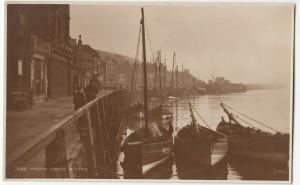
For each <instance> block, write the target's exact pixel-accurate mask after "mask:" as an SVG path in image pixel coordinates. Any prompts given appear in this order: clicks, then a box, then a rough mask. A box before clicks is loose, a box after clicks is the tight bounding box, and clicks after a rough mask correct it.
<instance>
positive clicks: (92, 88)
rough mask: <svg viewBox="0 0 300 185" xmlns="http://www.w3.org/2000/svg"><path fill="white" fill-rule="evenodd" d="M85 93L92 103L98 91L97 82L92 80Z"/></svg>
mask: <svg viewBox="0 0 300 185" xmlns="http://www.w3.org/2000/svg"><path fill="white" fill-rule="evenodd" d="M84 93H85V96H86V100H87V102H89V101H92V100H93V99H95V98H96V96H97V93H98V89H97V86H96V84H95V80H90V83H89V85H87V86H86V88H85V89H84Z"/></svg>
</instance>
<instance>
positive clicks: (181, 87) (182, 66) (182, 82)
mask: <svg viewBox="0 0 300 185" xmlns="http://www.w3.org/2000/svg"><path fill="white" fill-rule="evenodd" d="M181 89H182V91H183V64H181Z"/></svg>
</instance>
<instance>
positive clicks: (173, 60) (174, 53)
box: [171, 52, 175, 91]
mask: <svg viewBox="0 0 300 185" xmlns="http://www.w3.org/2000/svg"><path fill="white" fill-rule="evenodd" d="M174 62H175V52H174V55H173V65H172V81H171V90H172V91H173V83H174V82H173V81H174V79H173V78H174V77H173V76H174V74H173V73H174Z"/></svg>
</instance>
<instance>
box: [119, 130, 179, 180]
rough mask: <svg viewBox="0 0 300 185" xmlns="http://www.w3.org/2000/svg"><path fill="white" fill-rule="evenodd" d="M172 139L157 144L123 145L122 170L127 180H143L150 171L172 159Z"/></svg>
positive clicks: (128, 143)
mask: <svg viewBox="0 0 300 185" xmlns="http://www.w3.org/2000/svg"><path fill="white" fill-rule="evenodd" d="M172 145H173V138H172V136H171V135H170V137H169V138H168V139H166V140H164V141H159V142H149V143H144V142H136V144H131V143H130V142H125V144H124V155H125V159H124V163H123V168H124V170H125V173H127V174H131V175H127V177H128V178H143V176H145V175H147V174H148V173H149V172H151V170H152V169H154V168H156V167H158V166H159V165H162V164H163V163H165V162H167V161H169V160H171V158H172Z"/></svg>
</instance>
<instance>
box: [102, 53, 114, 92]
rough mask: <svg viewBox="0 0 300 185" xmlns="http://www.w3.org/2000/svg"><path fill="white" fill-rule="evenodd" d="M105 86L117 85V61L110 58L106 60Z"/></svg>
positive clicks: (112, 86)
mask: <svg viewBox="0 0 300 185" xmlns="http://www.w3.org/2000/svg"><path fill="white" fill-rule="evenodd" d="M104 86H105V88H116V87H117V62H116V60H113V59H109V60H106V61H105V62H104Z"/></svg>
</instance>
